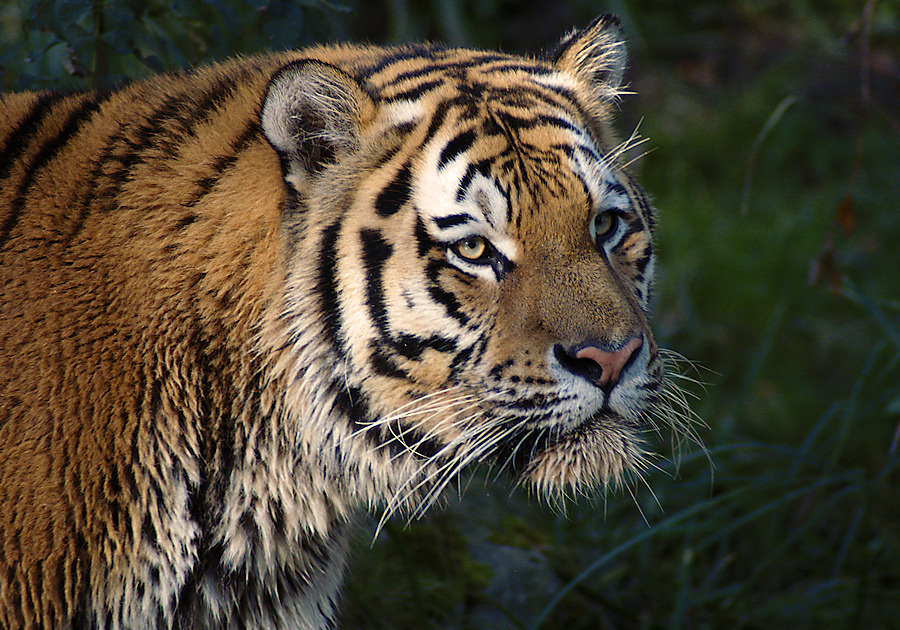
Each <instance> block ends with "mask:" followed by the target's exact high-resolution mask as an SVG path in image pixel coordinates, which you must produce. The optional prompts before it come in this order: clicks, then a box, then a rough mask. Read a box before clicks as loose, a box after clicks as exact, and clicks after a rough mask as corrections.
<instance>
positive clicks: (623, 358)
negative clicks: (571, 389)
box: [575, 337, 643, 391]
mask: <svg viewBox="0 0 900 630" xmlns="http://www.w3.org/2000/svg"><path fill="white" fill-rule="evenodd" d="M642 343H643V342H642V341H641V339H640V337H635V338H634V339H632V340H631V341H629V342H628V343H626V344H625V345H624V346H622V347H621V348H619V349H618V350H616V351H615V352H607V351H606V350H601V349H600V348H595V347H593V346H588V347H586V348H582V349H581V350H579V351H578V352H577V353H576V354H575V358H576V359H590V360H591V361H593V362H594V363H596V364H597V365H599V366H600V370H601V373H600V378H599V379H598V380H596V381H595V384H596V385H597V386H598V387H601V388H603V389H605V390H607V391H609V390H611V389H612V388H613V387H615V385H616V383H618V382H619V377H620V376H621V375H622V370H623V369H625V366H626V365H628V362H629V361H630V360H631V357H632V356H633V355H634V353H635V352H637V350H638V349H639V348H640V347H641V344H642Z"/></svg>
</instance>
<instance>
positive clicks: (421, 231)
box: [414, 209, 436, 258]
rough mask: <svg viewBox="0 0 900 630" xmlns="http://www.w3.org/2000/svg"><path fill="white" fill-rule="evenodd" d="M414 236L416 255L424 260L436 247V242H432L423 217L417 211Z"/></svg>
mask: <svg viewBox="0 0 900 630" xmlns="http://www.w3.org/2000/svg"><path fill="white" fill-rule="evenodd" d="M414 236H415V239H416V253H417V254H418V255H419V257H420V258H424V257H425V255H426V254H428V252H430V251H431V249H432V248H433V247H435V246H436V245H435V242H434V241H433V240H432V238H431V235H430V234H428V230H427V229H426V227H425V222H424V221H423V220H422V215H421V213H420V211H419V210H418V209H417V210H416V227H415V229H414Z"/></svg>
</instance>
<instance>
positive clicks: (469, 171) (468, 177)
mask: <svg viewBox="0 0 900 630" xmlns="http://www.w3.org/2000/svg"><path fill="white" fill-rule="evenodd" d="M496 159H497V157H496V156H494V157H491V158H487V159H484V160H479V161H478V162H472V163H471V164H469V166H468V167H467V168H466V172H465V174H464V175H463V176H462V179H461V180H459V187H458V188H457V189H456V200H457V201H462V200H463V199H464V198H465V196H466V192H468V189H469V185H470V184H471V183H472V178H474V177H475V174H476V173H481V174H482V175H484V176H485V177H486V178H487V179H491V165H492V164H493V162H494V160H496Z"/></svg>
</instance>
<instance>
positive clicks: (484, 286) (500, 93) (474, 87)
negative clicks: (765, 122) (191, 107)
mask: <svg viewBox="0 0 900 630" xmlns="http://www.w3.org/2000/svg"><path fill="white" fill-rule="evenodd" d="M625 63H626V52H625V47H624V44H623V41H622V39H621V36H620V32H619V28H618V25H617V23H616V22H615V21H614V19H611V18H608V17H603V18H599V19H598V20H596V21H595V22H594V23H592V24H591V25H590V26H588V27H587V28H585V29H583V30H580V31H576V32H573V33H572V34H570V35H569V36H567V37H565V38H564V39H563V40H562V41H561V42H560V43H559V45H558V46H557V47H556V49H555V50H553V51H552V52H551V53H550V54H548V55H546V56H545V57H544V58H541V59H524V58H521V57H513V56H507V55H501V54H497V53H480V52H473V51H461V50H456V49H448V48H441V47H436V46H410V47H401V48H396V49H391V50H389V51H388V52H386V53H385V52H384V51H381V49H372V51H371V52H370V53H369V54H368V56H366V57H365V58H364V59H359V58H353V59H349V58H347V59H344V58H343V57H342V53H341V51H340V50H338V52H337V53H335V54H334V55H332V56H330V57H326V56H324V55H323V56H322V58H316V59H304V60H300V61H297V62H294V63H292V64H290V65H288V66H286V67H285V68H283V69H282V70H281V71H279V72H278V73H277V75H276V76H275V77H274V78H273V80H272V82H271V84H270V86H269V89H268V93H267V97H266V100H265V102H264V105H263V110H262V118H261V120H262V127H263V131H264V133H265V135H266V137H267V138H268V140H269V142H270V143H271V144H272V145H273V146H274V147H275V149H276V151H277V152H278V154H279V157H280V159H281V165H282V169H283V173H284V178H285V182H286V190H287V191H288V194H287V201H286V202H285V205H284V210H283V213H284V221H285V225H286V226H287V229H286V230H285V233H286V234H287V237H286V238H287V240H288V241H289V249H290V251H291V252H292V258H291V259H290V270H289V282H288V287H289V288H288V294H287V297H286V298H285V306H284V308H283V318H284V320H285V321H287V322H288V324H287V325H286V330H287V333H286V334H287V336H288V339H289V344H290V345H291V347H293V348H294V349H295V350H294V353H295V354H296V355H297V356H298V357H300V358H299V359H297V361H295V364H296V365H301V364H302V365H303V366H305V367H303V370H304V377H305V378H306V380H305V381H304V382H306V383H309V382H321V383H327V385H322V389H323V391H321V392H319V393H318V394H317V395H318V396H319V399H320V400H327V401H328V404H327V405H326V406H327V408H328V409H329V410H330V411H331V413H330V415H329V416H328V418H327V422H328V423H330V424H328V425H327V428H323V427H325V425H322V426H321V427H320V428H319V429H317V431H319V433H322V432H325V433H327V434H328V435H330V436H333V435H339V436H341V441H342V443H343V444H345V445H350V446H347V447H346V448H344V449H343V450H342V451H341V453H340V454H338V455H335V457H337V458H338V459H342V461H345V462H349V463H351V464H352V467H353V469H354V470H355V471H356V478H355V480H354V483H356V484H357V485H358V486H361V487H362V486H364V488H361V489H358V491H359V492H360V494H362V495H365V496H367V497H368V498H369V500H370V501H371V500H372V496H373V495H374V496H378V495H379V494H380V495H381V496H382V497H384V496H385V493H386V495H387V497H388V499H389V506H390V507H398V506H400V505H407V504H409V505H411V506H412V507H413V508H414V509H416V508H422V507H423V506H426V505H428V504H429V503H430V502H431V501H430V500H431V499H433V498H434V497H435V496H436V495H437V493H438V492H439V491H440V489H441V488H443V487H444V485H446V483H447V482H449V481H450V480H451V479H452V478H454V477H455V476H456V474H457V473H458V472H459V471H460V470H461V469H462V468H463V467H465V466H466V465H468V464H469V463H472V462H480V461H486V462H490V463H491V464H496V465H497V466H499V467H505V468H507V469H509V470H511V471H512V472H513V473H514V475H516V476H517V477H518V478H519V479H522V480H528V481H530V482H532V483H533V484H534V485H535V486H537V487H538V488H539V489H541V490H542V491H544V492H546V493H548V494H550V495H553V494H561V493H565V492H566V491H568V490H574V491H575V492H582V491H587V490H589V489H590V488H591V487H593V486H596V485H603V484H607V483H609V482H616V481H618V480H619V479H620V478H621V477H622V475H623V473H628V472H629V471H634V470H636V469H639V468H640V466H641V465H642V462H643V461H644V459H645V452H644V447H643V439H642V436H643V434H645V433H646V432H647V431H648V429H649V428H652V427H653V426H654V422H655V420H657V419H659V420H663V419H665V416H666V412H665V410H664V408H665V406H666V402H665V401H666V396H665V390H666V388H667V385H666V380H665V378H664V369H663V363H662V360H661V357H660V352H659V350H658V348H657V345H656V342H655V341H654V337H653V333H652V331H651V329H650V326H649V324H648V315H647V313H648V305H649V300H650V289H651V284H652V279H653V267H654V257H653V234H652V232H653V225H654V216H653V210H652V208H651V206H650V203H649V202H648V200H647V198H646V197H645V195H644V193H643V192H642V191H641V190H640V189H639V188H638V186H637V185H636V184H635V183H634V181H633V180H632V179H631V178H630V177H629V176H628V174H627V173H626V172H625V170H624V168H623V166H622V164H621V159H620V158H621V155H622V153H623V152H624V150H626V149H628V148H629V146H628V145H629V143H628V142H626V143H624V144H619V143H617V141H616V140H615V139H614V136H613V134H612V133H611V131H610V115H611V113H612V112H613V110H614V109H615V107H616V105H617V99H618V97H619V95H620V94H621V83H622V76H623V72H624V68H625ZM310 313H314V314H315V321H316V324H315V325H311V324H310ZM311 375H312V376H315V377H316V379H317V380H316V379H313V380H312V381H310V380H309V377H310V376H311ZM294 380H295V381H298V382H299V381H300V380H301V379H294ZM306 387H310V386H309V385H306ZM325 390H327V391H325ZM336 418H337V420H336ZM318 444H320V446H319V448H321V449H322V451H323V452H324V451H327V452H328V453H333V452H334V451H335V448H334V447H332V446H328V444H330V443H326V440H325V438H324V437H323V438H321V440H320V442H318ZM319 455H320V456H321V453H320V454H319ZM329 456H330V455H329Z"/></svg>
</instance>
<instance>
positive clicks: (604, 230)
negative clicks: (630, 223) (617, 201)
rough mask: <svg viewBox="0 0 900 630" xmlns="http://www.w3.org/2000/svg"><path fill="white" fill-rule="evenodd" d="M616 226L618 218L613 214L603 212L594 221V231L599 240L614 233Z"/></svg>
mask: <svg viewBox="0 0 900 630" xmlns="http://www.w3.org/2000/svg"><path fill="white" fill-rule="evenodd" d="M615 225H616V218H615V217H614V216H613V215H612V213H611V212H601V213H600V214H598V215H597V218H596V219H594V229H595V234H596V235H597V238H600V237H602V236H607V235H608V234H609V233H610V232H612V231H613V228H614V227H615Z"/></svg>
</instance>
